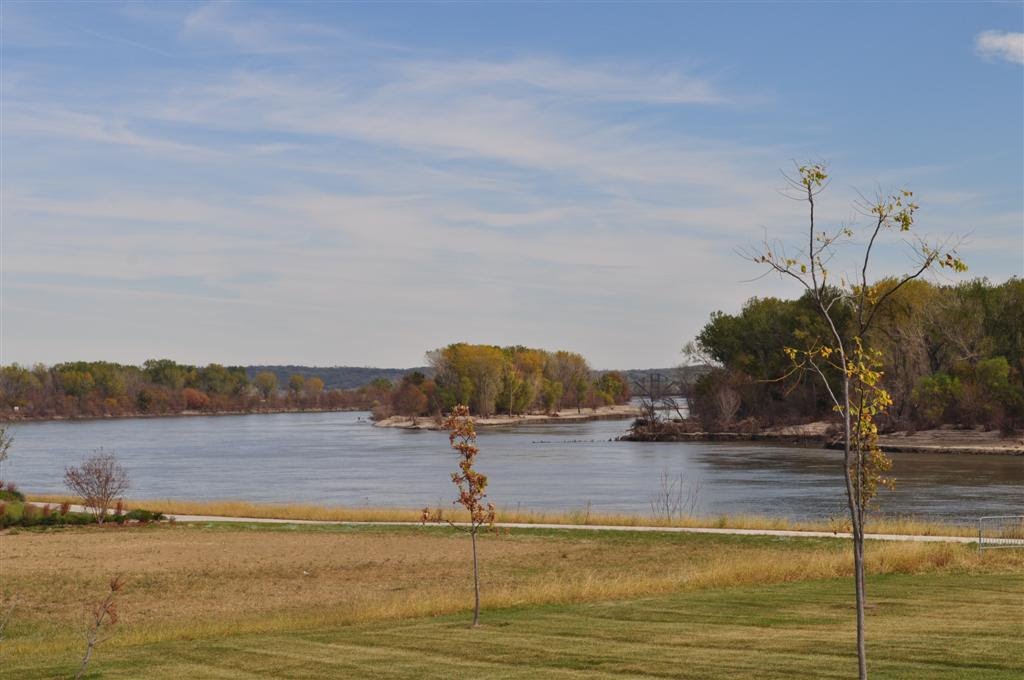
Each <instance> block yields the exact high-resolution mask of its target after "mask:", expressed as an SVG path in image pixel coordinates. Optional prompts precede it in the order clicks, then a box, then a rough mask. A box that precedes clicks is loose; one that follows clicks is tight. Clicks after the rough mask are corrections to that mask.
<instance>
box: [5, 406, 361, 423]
mask: <svg viewBox="0 0 1024 680" xmlns="http://www.w3.org/2000/svg"><path fill="white" fill-rule="evenodd" d="M354 411H363V412H368V410H367V409H365V408H275V409H259V410H254V411H178V412H177V413H122V414H118V415H102V416H24V417H17V418H0V425H14V424H17V423H51V422H55V423H67V422H78V421H92V420H136V419H149V418H196V417H203V416H205V417H216V416H256V415H275V414H279V413H349V412H354Z"/></svg>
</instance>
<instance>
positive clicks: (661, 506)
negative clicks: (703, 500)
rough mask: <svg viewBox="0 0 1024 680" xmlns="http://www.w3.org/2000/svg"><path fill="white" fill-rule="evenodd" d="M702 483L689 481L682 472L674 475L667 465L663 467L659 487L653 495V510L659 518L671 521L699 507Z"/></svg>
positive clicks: (689, 513)
mask: <svg viewBox="0 0 1024 680" xmlns="http://www.w3.org/2000/svg"><path fill="white" fill-rule="evenodd" d="M699 498H700V485H699V484H697V483H687V481H686V479H685V478H684V477H683V474H682V473H679V475H672V473H670V472H669V470H668V468H667V467H664V468H662V469H661V477H660V478H659V483H658V489H657V491H655V493H654V495H653V496H652V497H651V512H652V513H653V515H654V516H655V517H656V518H658V519H664V520H666V521H668V522H671V521H673V520H676V519H680V518H682V517H685V516H687V515H692V514H693V513H694V512H695V511H696V509H697V502H698V500H699Z"/></svg>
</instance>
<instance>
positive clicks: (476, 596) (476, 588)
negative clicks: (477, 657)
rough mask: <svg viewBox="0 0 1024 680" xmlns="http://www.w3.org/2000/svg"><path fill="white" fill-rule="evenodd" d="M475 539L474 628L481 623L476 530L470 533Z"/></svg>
mask: <svg viewBox="0 0 1024 680" xmlns="http://www.w3.org/2000/svg"><path fill="white" fill-rule="evenodd" d="M470 537H471V538H472V539H473V594H474V602H473V628H476V627H477V626H479V625H480V567H479V565H478V564H477V560H476V532H475V531H473V532H472V533H470Z"/></svg>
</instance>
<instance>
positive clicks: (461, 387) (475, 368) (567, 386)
mask: <svg viewBox="0 0 1024 680" xmlns="http://www.w3.org/2000/svg"><path fill="white" fill-rule="evenodd" d="M427 359H428V360H429V363H430V367H431V368H432V369H433V373H434V375H433V378H428V377H427V376H426V375H424V374H423V373H422V372H419V371H415V372H413V373H410V374H408V375H406V376H405V377H404V378H403V379H402V381H401V382H400V383H399V384H398V385H397V386H396V387H395V388H394V390H393V391H392V392H391V395H390V397H391V398H390V399H389V400H388V401H386V402H382V403H381V404H379V405H378V406H377V407H376V408H375V409H374V417H376V418H378V419H380V418H386V417H388V416H391V415H401V416H406V417H416V416H425V415H440V414H442V413H449V412H451V410H452V409H453V408H454V407H455V406H456V405H457V404H466V405H468V407H469V409H470V411H471V413H472V414H473V415H476V416H481V417H487V416H492V415H495V414H506V415H520V414H524V413H535V412H544V413H554V412H556V411H559V410H561V409H564V408H575V409H577V410H582V409H583V408H596V407H599V406H606V405H611V404H623V403H626V402H627V401H629V398H630V390H629V385H628V383H627V381H626V378H625V377H623V376H622V375H621V374H620V373H618V372H616V371H609V372H604V373H600V374H598V373H596V372H595V371H593V370H591V368H590V365H589V364H588V363H587V360H586V359H584V358H583V356H581V355H580V354H577V353H575V352H568V351H564V350H559V351H556V352H549V351H547V350H542V349H533V348H529V347H522V346H519V345H516V346H510V347H499V346H497V345H473V344H468V343H461V342H460V343H454V344H451V345H448V346H447V347H443V348H441V349H437V350H434V351H431V352H428V353H427Z"/></svg>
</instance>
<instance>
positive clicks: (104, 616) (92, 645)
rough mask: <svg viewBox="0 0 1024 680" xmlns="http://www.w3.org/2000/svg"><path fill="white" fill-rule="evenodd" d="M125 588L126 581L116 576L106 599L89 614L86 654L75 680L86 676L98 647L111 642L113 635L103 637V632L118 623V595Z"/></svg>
mask: <svg viewBox="0 0 1024 680" xmlns="http://www.w3.org/2000/svg"><path fill="white" fill-rule="evenodd" d="M122 588H124V579H123V578H121V577H120V576H115V577H114V578H112V579H110V584H109V590H108V591H107V595H106V597H104V598H103V600H102V601H101V602H100V603H99V604H98V605H96V606H95V607H93V610H92V612H90V614H89V623H88V624H87V625H86V627H85V653H84V654H82V663H81V665H80V666H79V667H78V673H76V674H75V680H80V679H81V677H82V676H83V675H85V669H86V667H87V666H88V665H89V660H90V659H92V653H93V650H95V649H96V647H97V646H99V645H100V644H102V643H104V642H106V641H107V640H109V639H110V638H111V637H112V636H111V635H103V631H104V630H106V629H109V628H110V627H112V626H113V625H114V624H116V623H117V600H116V598H117V594H118V593H119V592H121V589H122Z"/></svg>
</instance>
